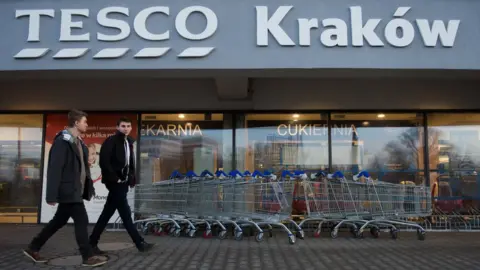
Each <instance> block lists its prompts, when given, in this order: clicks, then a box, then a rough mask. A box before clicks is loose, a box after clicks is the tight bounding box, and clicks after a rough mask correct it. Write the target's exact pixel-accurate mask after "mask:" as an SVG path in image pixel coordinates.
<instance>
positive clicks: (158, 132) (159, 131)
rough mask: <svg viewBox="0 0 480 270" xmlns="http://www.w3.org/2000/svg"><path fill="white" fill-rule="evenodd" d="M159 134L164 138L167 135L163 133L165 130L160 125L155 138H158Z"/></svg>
mask: <svg viewBox="0 0 480 270" xmlns="http://www.w3.org/2000/svg"><path fill="white" fill-rule="evenodd" d="M160 133H161V134H162V135H163V136H166V135H167V133H165V129H164V128H163V126H162V125H160V126H158V129H157V136H158V135H159V134H160Z"/></svg>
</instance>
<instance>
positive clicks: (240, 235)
mask: <svg viewBox="0 0 480 270" xmlns="http://www.w3.org/2000/svg"><path fill="white" fill-rule="evenodd" d="M242 239H243V232H242V231H236V232H235V240H237V241H241V240H242Z"/></svg>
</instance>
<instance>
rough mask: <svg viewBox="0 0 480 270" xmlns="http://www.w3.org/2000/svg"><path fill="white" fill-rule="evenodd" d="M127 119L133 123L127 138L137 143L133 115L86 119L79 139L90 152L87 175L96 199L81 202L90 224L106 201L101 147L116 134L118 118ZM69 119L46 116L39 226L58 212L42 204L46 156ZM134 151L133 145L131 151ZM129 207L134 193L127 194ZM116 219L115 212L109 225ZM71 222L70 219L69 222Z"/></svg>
mask: <svg viewBox="0 0 480 270" xmlns="http://www.w3.org/2000/svg"><path fill="white" fill-rule="evenodd" d="M122 116H125V117H128V118H129V119H130V120H131V121H132V132H131V133H130V136H131V137H133V138H134V139H135V140H137V137H138V134H137V127H138V121H137V116H136V115H135V114H126V115H124V114H121V115H120V114H89V115H88V117H87V122H88V130H87V132H86V133H85V134H83V135H82V139H83V141H84V142H85V144H86V145H87V147H88V149H89V163H91V165H90V172H91V174H92V180H93V182H94V183H93V186H94V187H95V193H96V195H95V197H93V198H92V200H90V201H84V203H85V207H86V209H87V213H88V220H89V222H90V223H96V222H97V220H98V217H99V216H100V214H101V213H102V210H103V206H104V205H105V202H106V200H107V196H108V190H107V188H106V187H105V185H104V184H103V183H102V181H101V180H102V174H101V170H100V166H99V155H100V148H101V147H102V144H103V142H104V141H105V139H106V138H107V137H108V136H110V135H113V134H114V133H115V132H116V125H117V121H118V119H119V118H120V117H122ZM67 124H68V120H67V115H66V114H49V115H47V128H46V136H45V157H44V158H45V162H44V164H45V165H44V173H43V188H42V211H41V220H40V222H41V223H47V222H49V221H50V219H52V217H53V216H54V214H55V211H56V210H57V206H51V205H48V204H47V202H46V201H45V196H46V193H45V192H46V186H47V170H48V166H47V165H48V156H49V152H50V148H51V147H52V142H53V139H54V138H55V135H56V134H57V133H58V132H60V131H61V130H63V129H65V128H67ZM135 149H136V144H135V146H134V150H135ZM128 193H129V194H128V196H127V197H128V200H129V205H130V207H131V208H132V209H133V203H134V199H133V198H134V197H133V195H134V190H130V191H129V192H128ZM117 218H118V211H117V212H115V214H114V215H113V216H112V218H111V219H110V223H113V222H115V220H116V219H117ZM72 222H73V220H72V219H71V218H70V220H69V223H72Z"/></svg>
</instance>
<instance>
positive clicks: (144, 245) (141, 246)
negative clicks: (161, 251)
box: [137, 242, 155, 252]
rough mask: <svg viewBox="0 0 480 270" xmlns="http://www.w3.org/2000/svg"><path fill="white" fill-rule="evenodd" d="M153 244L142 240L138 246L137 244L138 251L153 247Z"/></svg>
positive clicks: (145, 250)
mask: <svg viewBox="0 0 480 270" xmlns="http://www.w3.org/2000/svg"><path fill="white" fill-rule="evenodd" d="M154 245H155V244H150V243H147V242H142V243H141V244H140V245H139V246H137V248H138V251H140V252H147V251H149V250H151V249H152V248H153V246H154Z"/></svg>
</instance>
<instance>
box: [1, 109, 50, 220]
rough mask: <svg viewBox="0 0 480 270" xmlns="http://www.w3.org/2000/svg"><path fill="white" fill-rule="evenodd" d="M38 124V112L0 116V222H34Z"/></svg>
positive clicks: (37, 189) (40, 122) (40, 118)
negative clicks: (35, 113)
mask: <svg viewBox="0 0 480 270" xmlns="http://www.w3.org/2000/svg"><path fill="white" fill-rule="evenodd" d="M42 127H43V116H42V115H31V114H22V115H20V114H6V115H0V212H1V213H2V214H1V215H0V222H12V223H36V222H37V213H38V204H39V202H40V196H41V192H42V182H41V178H40V165H41V156H42Z"/></svg>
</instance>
